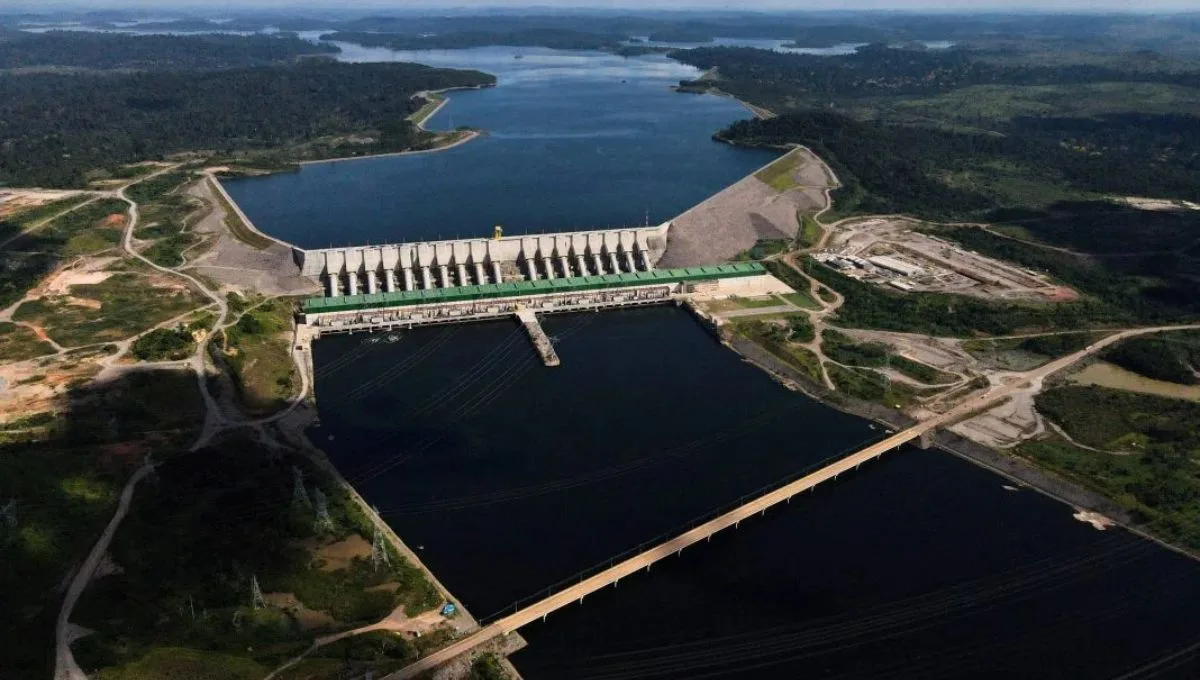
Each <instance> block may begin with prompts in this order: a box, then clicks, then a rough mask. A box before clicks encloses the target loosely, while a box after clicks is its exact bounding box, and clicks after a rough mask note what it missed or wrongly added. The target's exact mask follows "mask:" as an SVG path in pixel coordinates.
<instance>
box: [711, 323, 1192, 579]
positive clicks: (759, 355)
mask: <svg viewBox="0 0 1200 680" xmlns="http://www.w3.org/2000/svg"><path fill="white" fill-rule="evenodd" d="M693 314H695V316H696V318H697V319H698V320H700V321H701V322H702V323H703V324H704V325H705V327H706V328H707V329H711V332H712V333H714V335H717V340H718V341H719V342H721V344H722V345H724V346H725V347H727V348H728V349H729V350H730V351H732V352H734V353H735V354H737V355H738V356H740V357H741V358H742V360H743V361H745V362H747V363H749V364H751V365H753V366H754V367H756V368H758V369H759V370H761V371H763V372H764V373H766V374H767V375H769V376H771V377H772V378H773V379H774V380H776V381H777V382H779V383H780V384H781V385H783V386H784V387H785V388H787V389H789V390H793V391H797V392H800V393H801V394H803V395H805V396H807V397H808V398H810V399H813V400H814V401H817V402H819V403H821V404H823V405H825V406H829V407H830V408H834V409H837V410H838V411H841V412H842V413H846V414H848V415H852V416H855V417H857V418H862V419H864V420H867V421H870V422H873V423H877V424H879V425H882V426H884V427H889V428H896V429H901V428H904V427H908V426H910V425H912V424H913V423H915V422H916V421H914V420H913V419H912V418H910V417H909V416H907V415H905V414H904V413H903V412H901V411H897V410H895V409H890V408H888V407H886V406H883V405H881V404H874V403H871V402H865V401H861V400H858V399H855V398H853V397H849V396H847V395H844V394H841V393H839V392H832V391H830V390H829V389H827V388H826V387H824V386H823V385H819V384H817V383H815V382H813V381H812V380H811V379H810V378H809V377H808V376H806V375H804V374H803V373H801V372H800V371H799V370H798V369H796V368H795V367H793V366H790V365H788V364H786V363H784V362H783V361H782V360H780V359H778V358H777V357H775V356H774V355H773V354H771V353H770V352H769V351H767V350H766V349H764V348H763V347H760V346H759V345H758V344H756V343H754V342H753V341H751V340H749V339H747V338H744V337H742V336H740V335H734V336H733V337H732V338H731V339H730V340H723V339H721V338H720V336H719V332H718V331H717V330H716V328H715V326H713V325H712V323H713V322H712V321H711V320H709V319H707V318H706V317H705V315H702V314H700V313H698V310H693ZM930 448H934V449H937V450H938V451H941V452H943V453H948V454H950V455H952V456H955V457H957V458H960V459H962V460H965V461H967V462H969V463H972V464H974V465H976V466H978V467H980V468H982V469H984V470H987V471H988V472H991V473H993V474H995V475H998V476H999V477H1001V478H1003V479H1006V480H1009V481H1011V482H1014V483H1016V484H1018V485H1020V486H1022V487H1025V488H1028V489H1031V490H1033V491H1035V492H1037V493H1040V494H1042V495H1043V496H1045V497H1047V498H1050V499H1051V500H1054V501H1057V502H1059V503H1062V504H1063V505H1065V506H1067V507H1068V508H1070V509H1072V510H1076V511H1079V510H1085V511H1090V512H1095V513H1099V514H1100V515H1103V516H1104V517H1105V518H1107V519H1109V520H1111V521H1112V523H1113V525H1114V526H1117V527H1120V528H1121V529H1124V530H1125V531H1128V532H1130V533H1131V534H1134V535H1136V536H1138V537H1139V538H1143V539H1146V540H1148V541H1151V542H1152V543H1155V544H1156V545H1158V546H1160V547H1162V548H1165V549H1167V550H1170V551H1171V552H1174V553H1177V554H1179V555H1182V556H1184V557H1188V558H1190V559H1193V560H1200V555H1197V554H1195V553H1193V552H1191V551H1189V550H1188V549H1187V548H1184V547H1182V546H1179V545H1175V544H1173V543H1171V542H1169V541H1167V540H1165V539H1163V538H1160V537H1158V536H1155V535H1153V534H1151V533H1149V532H1147V531H1146V529H1144V528H1143V525H1141V524H1138V523H1137V521H1136V520H1135V519H1134V518H1133V516H1132V515H1131V514H1130V511H1128V510H1126V509H1125V508H1123V507H1121V506H1120V505H1119V504H1118V503H1117V502H1116V501H1115V500H1113V499H1111V498H1109V497H1108V496H1105V495H1104V494H1102V493H1100V492H1099V491H1094V490H1092V489H1089V488H1087V487H1086V486H1084V485H1083V484H1081V483H1079V482H1076V481H1075V480H1072V479H1070V478H1069V477H1065V476H1063V475H1060V474H1058V473H1057V472H1055V471H1053V470H1050V469H1048V468H1045V467H1043V466H1041V465H1039V464H1037V462H1035V461H1032V460H1029V459H1027V458H1023V457H1021V456H1018V455H1016V454H1013V453H1010V452H1006V451H1001V450H999V449H994V448H991V447H989V446H984V445H983V444H980V443H978V442H974V441H972V440H970V439H967V438H965V437H963V436H962V435H959V434H957V433H955V432H952V431H950V430H947V429H937V430H934V431H933V446H932V447H930Z"/></svg>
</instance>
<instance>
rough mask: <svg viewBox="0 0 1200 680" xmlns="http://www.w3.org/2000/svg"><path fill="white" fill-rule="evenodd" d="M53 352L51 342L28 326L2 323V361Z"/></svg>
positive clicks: (0, 326)
mask: <svg viewBox="0 0 1200 680" xmlns="http://www.w3.org/2000/svg"><path fill="white" fill-rule="evenodd" d="M53 353H54V348H53V347H51V346H50V343H47V342H44V341H42V340H40V339H39V338H38V336H37V334H36V333H34V332H33V331H31V330H29V329H28V328H25V327H24V326H18V325H16V324H12V323H0V361H24V360H26V359H33V358H35V357H40V356H45V355H47V354H53Z"/></svg>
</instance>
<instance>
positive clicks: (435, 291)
mask: <svg viewBox="0 0 1200 680" xmlns="http://www.w3.org/2000/svg"><path fill="white" fill-rule="evenodd" d="M765 273H766V268H765V267H763V266H762V265H761V264H759V263H758V262H732V263H729V264H719V265H709V266H705V267H687V268H681V269H654V270H651V271H648V272H625V273H621V274H602V275H598V276H573V277H570V278H564V279H541V280H538V281H509V282H505V283H486V284H481V285H470V286H456V287H454V288H430V289H428V290H400V291H393V292H390V293H372V294H361V295H342V296H338V297H319V298H309V299H307V300H305V301H304V311H305V312H306V313H320V312H343V311H356V310H367V309H382V308H386V307H399V306H405V305H416V304H429V303H435V302H465V301H469V300H484V299H489V298H504V297H518V296H522V295H539V294H545V293H553V292H557V291H562V292H568V291H582V290H602V289H604V288H623V287H627V286H639V285H648V284H656V283H680V282H694V281H705V280H713V279H720V278H734V277H739V276H756V275H759V274H765Z"/></svg>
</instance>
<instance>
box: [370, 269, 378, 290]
mask: <svg viewBox="0 0 1200 680" xmlns="http://www.w3.org/2000/svg"><path fill="white" fill-rule="evenodd" d="M376 276H377V275H376V274H375V270H373V269H368V270H367V294H369V295H374V294H375V293H376V292H378V291H379V280H378V279H377V278H376Z"/></svg>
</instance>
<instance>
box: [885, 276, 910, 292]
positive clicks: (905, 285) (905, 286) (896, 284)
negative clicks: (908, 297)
mask: <svg viewBox="0 0 1200 680" xmlns="http://www.w3.org/2000/svg"><path fill="white" fill-rule="evenodd" d="M888 285H889V286H891V287H892V288H898V289H900V290H902V291H904V292H906V293H911V292H912V291H914V290H916V286H914V285H912V284H911V283H909V282H907V281H901V280H899V279H892V280H891V281H888Z"/></svg>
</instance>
